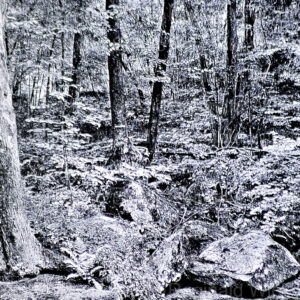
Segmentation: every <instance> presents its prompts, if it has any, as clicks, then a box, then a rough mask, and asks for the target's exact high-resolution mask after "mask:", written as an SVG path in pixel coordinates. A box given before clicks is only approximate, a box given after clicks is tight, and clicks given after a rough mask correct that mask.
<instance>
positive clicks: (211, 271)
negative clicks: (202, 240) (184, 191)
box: [187, 231, 300, 292]
mask: <svg viewBox="0 0 300 300" xmlns="http://www.w3.org/2000/svg"><path fill="white" fill-rule="evenodd" d="M299 270H300V265H299V263H298V262H297V261H296V259H295V258H294V257H293V256H292V255H291V253H290V252H289V251H288V250H287V249H285V248H284V247H283V246H281V245H280V244H278V243H277V242H275V241H273V240H272V239H271V237H270V236H269V235H267V234H265V233H263V232H261V231H251V232H249V233H246V234H235V235H233V236H231V237H226V238H223V239H220V240H218V241H215V242H212V243H211V244H209V245H208V246H207V247H206V249H205V250H204V251H202V253H201V254H200V255H199V256H198V257H196V256H191V257H190V263H189V267H188V268H187V274H188V276H189V278H190V279H191V280H194V281H196V282H199V283H201V284H206V285H211V286H217V287H221V288H228V287H231V286H234V285H235V284H238V283H239V282H243V283H246V284H247V285H249V286H250V287H252V288H254V289H255V290H258V291H262V292H265V291H269V290H272V289H274V288H275V287H277V286H279V285H280V284H281V283H283V282H284V281H286V280H287V279H288V278H291V277H292V276H294V275H296V274H297V273H298V272H299Z"/></svg>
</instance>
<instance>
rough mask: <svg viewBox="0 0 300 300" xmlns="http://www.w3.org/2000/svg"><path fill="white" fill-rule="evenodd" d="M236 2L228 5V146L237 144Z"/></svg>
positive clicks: (226, 136)
mask: <svg viewBox="0 0 300 300" xmlns="http://www.w3.org/2000/svg"><path fill="white" fill-rule="evenodd" d="M236 10H237V6H236V0H230V1H229V2H228V4H227V56H226V67H227V94H226V96H225V107H226V114H225V118H226V119H227V120H226V122H227V124H224V125H225V126H223V130H224V132H223V138H222V140H223V143H222V144H223V145H224V146H228V145H230V144H234V143H235V138H236V135H237V127H238V123H237V121H238V120H237V103H236V100H237V98H236V96H235V86H236V71H237V70H236V67H237V46H238V36H237V20H236Z"/></svg>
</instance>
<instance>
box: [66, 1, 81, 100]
mask: <svg viewBox="0 0 300 300" xmlns="http://www.w3.org/2000/svg"><path fill="white" fill-rule="evenodd" d="M82 7H83V3H82V0H78V4H77V14H78V17H77V22H78V26H79V25H80V23H81V17H80V14H81V9H82ZM82 44H83V35H82V33H81V32H80V31H79V30H78V32H76V33H75V34H74V43H73V71H72V84H71V86H70V89H69V95H70V97H71V102H74V101H75V100H76V99H77V98H78V97H79V92H80V90H79V89H80V83H81V76H80V72H81V60H82V54H81V47H82Z"/></svg>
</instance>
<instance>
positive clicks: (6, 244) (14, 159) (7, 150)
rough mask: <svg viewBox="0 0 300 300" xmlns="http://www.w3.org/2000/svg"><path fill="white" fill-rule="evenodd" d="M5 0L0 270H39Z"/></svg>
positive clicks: (0, 70)
mask: <svg viewBox="0 0 300 300" xmlns="http://www.w3.org/2000/svg"><path fill="white" fill-rule="evenodd" d="M4 11H5V2H4V1H3V0H1V1H0V273H1V274H2V275H4V276H5V275H8V274H10V275H18V276H23V275H26V274H36V273H38V271H39V268H40V267H41V266H42V264H43V259H42V255H41V249H40V247H39V245H38V243H37V241H36V240H35V238H34V235H33V234H32V232H31V229H30V226H29V224H28V222H27V220H26V217H25V211H24V207H23V191H22V184H21V175H20V163H19V154H18V145H17V129H16V121H15V114H14V111H13V107H12V96H11V91H10V88H9V80H8V71H7V65H6V53H5V52H6V50H5V42H4Z"/></svg>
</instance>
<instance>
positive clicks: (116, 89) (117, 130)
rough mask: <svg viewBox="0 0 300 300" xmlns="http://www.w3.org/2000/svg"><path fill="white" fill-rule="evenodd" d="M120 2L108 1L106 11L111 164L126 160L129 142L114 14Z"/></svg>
mask: <svg viewBox="0 0 300 300" xmlns="http://www.w3.org/2000/svg"><path fill="white" fill-rule="evenodd" d="M119 4H120V1H119V0H106V10H107V11H108V13H109V19H108V23H109V30H108V33H107V37H108V39H109V41H110V43H111V44H112V45H113V49H110V54H109V56H108V71H109V96H110V107H111V121H112V131H113V148H112V156H111V160H110V161H111V162H114V163H116V162H119V161H122V160H123V159H124V148H125V144H126V142H127V134H126V115H125V99H124V96H123V95H124V89H123V81H122V50H121V48H120V43H121V29H120V21H119V20H118V18H117V16H116V15H115V13H114V12H113V7H112V5H119Z"/></svg>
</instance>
